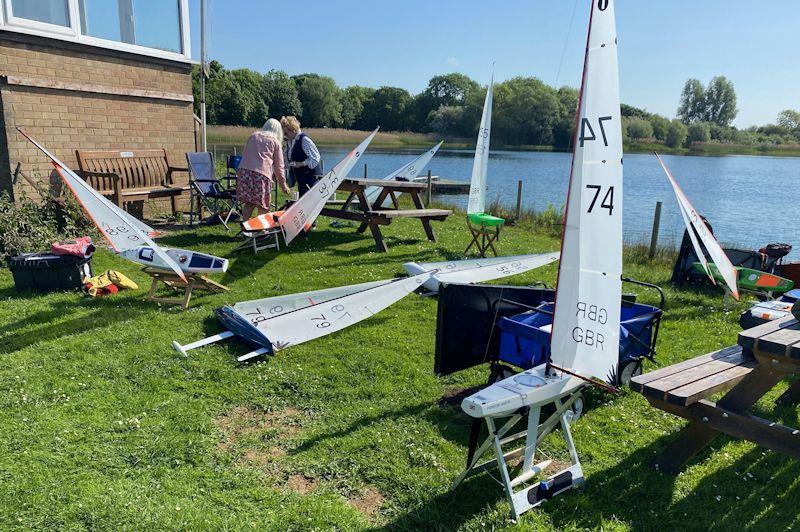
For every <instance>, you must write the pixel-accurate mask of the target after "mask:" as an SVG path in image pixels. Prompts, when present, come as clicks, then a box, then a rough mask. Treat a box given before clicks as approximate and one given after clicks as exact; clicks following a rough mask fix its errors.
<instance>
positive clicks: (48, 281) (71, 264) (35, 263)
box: [8, 253, 92, 292]
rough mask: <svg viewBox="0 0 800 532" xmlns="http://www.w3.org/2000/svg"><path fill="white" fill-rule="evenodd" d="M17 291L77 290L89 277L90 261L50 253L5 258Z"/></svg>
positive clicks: (25, 254) (90, 274) (90, 270)
mask: <svg viewBox="0 0 800 532" xmlns="http://www.w3.org/2000/svg"><path fill="white" fill-rule="evenodd" d="M8 268H9V269H10V270H11V274H12V275H13V276H14V286H15V287H16V289H17V292H21V291H23V290H34V291H36V292H55V291H57V290H73V289H75V288H81V286H82V285H83V279H84V278H85V277H91V276H92V259H91V258H88V259H85V258H82V257H74V256H71V255H53V254H52V253H23V254H22V255H18V256H16V257H11V258H10V259H8Z"/></svg>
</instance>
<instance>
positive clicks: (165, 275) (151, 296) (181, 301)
mask: <svg viewBox="0 0 800 532" xmlns="http://www.w3.org/2000/svg"><path fill="white" fill-rule="evenodd" d="M142 271H143V272H144V273H146V274H147V275H149V276H150V277H151V278H152V279H153V282H152V283H151V284H150V292H148V294H147V300H148V301H154V302H156V303H164V304H166V305H179V306H180V307H181V308H182V309H183V310H186V309H187V308H189V300H190V299H191V298H192V292H194V290H196V289H197V290H205V291H206V292H211V293H218V292H227V291H228V290H229V289H228V287H227V286H224V285H221V284H219V283H218V282H216V281H212V280H211V279H209V278H208V277H206V276H205V275H200V274H199V273H185V274H184V275H185V276H186V280H187V281H188V282H184V281H183V279H181V278H180V277H179V276H178V274H177V273H175V272H166V271H164V270H155V269H153V268H143V269H142ZM159 283H164V284H165V285H166V286H167V287H169V288H171V289H172V290H175V291H178V292H179V291H180V290H183V296H182V297H177V298H176V297H171V298H170V297H158V296H156V290H158V285H159Z"/></svg>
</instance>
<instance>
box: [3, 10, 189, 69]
mask: <svg viewBox="0 0 800 532" xmlns="http://www.w3.org/2000/svg"><path fill="white" fill-rule="evenodd" d="M0 30H6V31H14V32H18V33H28V34H34V35H41V36H45V37H52V38H56V39H62V40H67V41H73V42H79V43H83V44H88V45H92V46H98V47H101V48H110V49H113V50H121V51H125V52H132V53H137V54H142V55H148V56H153V57H162V58H165V59H176V60H179V61H191V49H190V38H189V0H0Z"/></svg>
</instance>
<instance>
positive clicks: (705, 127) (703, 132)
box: [689, 122, 711, 144]
mask: <svg viewBox="0 0 800 532" xmlns="http://www.w3.org/2000/svg"><path fill="white" fill-rule="evenodd" d="M709 140H711V127H710V125H709V124H708V122H694V123H693V124H690V125H689V144H693V143H695V142H708V141H709Z"/></svg>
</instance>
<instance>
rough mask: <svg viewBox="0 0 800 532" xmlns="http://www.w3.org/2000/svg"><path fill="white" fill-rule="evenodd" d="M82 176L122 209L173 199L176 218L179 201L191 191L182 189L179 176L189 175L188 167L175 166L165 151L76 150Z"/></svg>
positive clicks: (185, 187) (173, 210) (173, 212)
mask: <svg viewBox="0 0 800 532" xmlns="http://www.w3.org/2000/svg"><path fill="white" fill-rule="evenodd" d="M75 155H76V156H77V158H78V168H79V169H80V170H79V172H78V173H79V174H80V176H81V177H83V178H84V179H85V180H86V181H87V182H88V183H89V184H90V185H91V186H92V188H94V189H95V190H97V191H98V192H100V194H103V195H104V196H106V197H108V198H109V199H111V200H112V201H113V202H114V203H116V204H117V206H119V207H120V208H125V205H126V204H130V203H131V202H134V201H145V200H149V199H155V198H169V199H170V202H171V204H172V214H173V215H174V214H177V212H178V204H177V200H178V197H180V196H181V195H182V194H183V193H184V192H188V191H189V189H190V187H189V184H188V182H187V184H186V185H178V184H176V183H175V180H174V179H173V173H175V172H188V171H189V169H188V168H187V167H186V166H172V165H171V164H170V163H169V159H168V158H167V152H166V150H164V149H158V150H132V151H124V150H123V151H109V150H102V151H98V150H75Z"/></svg>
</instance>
